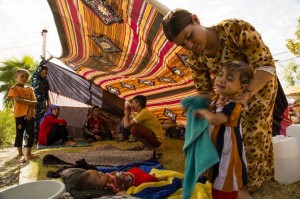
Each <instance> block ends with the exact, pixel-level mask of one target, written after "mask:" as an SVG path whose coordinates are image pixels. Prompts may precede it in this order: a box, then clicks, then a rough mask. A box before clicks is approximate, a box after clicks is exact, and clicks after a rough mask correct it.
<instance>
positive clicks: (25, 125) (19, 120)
mask: <svg viewBox="0 0 300 199" xmlns="http://www.w3.org/2000/svg"><path fill="white" fill-rule="evenodd" d="M15 119H16V138H15V145H14V146H15V147H22V143H23V135H24V131H25V130H26V133H27V135H26V136H27V143H26V146H25V147H32V146H33V142H34V118H32V119H31V120H25V116H22V117H16V118H15Z"/></svg>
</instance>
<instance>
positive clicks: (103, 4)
mask: <svg viewBox="0 0 300 199" xmlns="http://www.w3.org/2000/svg"><path fill="white" fill-rule="evenodd" d="M48 3H49V5H50V7H51V10H52V13H53V16H54V19H55V23H56V26H57V29H58V32H59V36H60V40H61V44H62V48H63V54H62V56H61V58H60V60H61V61H62V62H64V63H65V64H66V65H67V66H68V67H69V68H71V69H72V70H73V71H74V72H75V73H77V74H78V75H80V76H82V77H83V78H85V79H87V80H89V81H92V82H93V83H95V84H96V85H98V86H99V87H101V88H102V89H104V90H107V91H108V92H110V93H112V94H114V95H116V96H118V97H120V98H122V99H125V100H129V99H132V98H133V97H134V96H135V95H145V96H147V99H148V105H147V107H148V108H149V109H150V110H151V111H153V112H154V113H155V114H157V115H158V116H159V117H160V118H162V119H163V118H166V119H167V118H170V119H172V120H176V119H185V114H184V113H183V110H182V108H181V106H180V101H181V100H182V99H183V98H185V97H187V96H195V95H197V91H196V89H195V87H194V83H193V80H192V78H191V72H190V69H189V67H188V63H187V58H188V57H187V55H188V52H187V51H185V50H184V49H182V48H180V47H177V46H175V45H174V44H173V43H171V42H168V41H167V39H166V37H165V36H164V34H163V31H162V26H161V23H162V18H163V15H162V14H161V13H160V12H158V9H156V8H155V5H153V4H150V3H149V1H144V0H48ZM69 86H70V87H71V86H72V85H69Z"/></svg>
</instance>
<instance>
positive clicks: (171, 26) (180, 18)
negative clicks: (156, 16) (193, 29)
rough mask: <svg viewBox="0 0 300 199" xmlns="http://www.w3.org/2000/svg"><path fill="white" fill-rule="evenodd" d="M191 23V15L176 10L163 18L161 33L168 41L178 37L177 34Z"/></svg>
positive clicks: (187, 12)
mask: <svg viewBox="0 0 300 199" xmlns="http://www.w3.org/2000/svg"><path fill="white" fill-rule="evenodd" d="M192 23H193V19H192V13H190V12H189V11H187V10H184V9H181V8H177V9H175V10H172V11H170V12H169V13H168V14H167V15H166V16H165V17H164V18H163V31H164V33H165V35H166V37H167V39H168V40H169V41H173V39H174V38H175V37H176V36H178V34H179V33H180V32H181V31H182V30H183V29H184V28H185V27H186V26H188V25H190V24H192Z"/></svg>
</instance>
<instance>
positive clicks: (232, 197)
mask: <svg viewBox="0 0 300 199" xmlns="http://www.w3.org/2000/svg"><path fill="white" fill-rule="evenodd" d="M212 197H213V199H237V198H238V192H237V191H233V192H223V191H219V190H216V189H214V188H212Z"/></svg>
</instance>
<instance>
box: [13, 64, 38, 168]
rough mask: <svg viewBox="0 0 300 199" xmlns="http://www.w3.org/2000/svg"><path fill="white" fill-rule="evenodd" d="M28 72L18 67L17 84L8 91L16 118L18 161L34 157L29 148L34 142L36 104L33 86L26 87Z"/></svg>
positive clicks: (22, 161) (21, 161)
mask: <svg viewBox="0 0 300 199" xmlns="http://www.w3.org/2000/svg"><path fill="white" fill-rule="evenodd" d="M29 76H30V73H29V72H28V70H26V69H18V70H17V72H16V80H17V84H16V85H15V86H13V87H11V88H10V89H9V91H8V98H10V99H13V100H14V117H15V119H16V138H15V144H14V146H15V147H17V148H18V157H19V162H20V163H24V162H26V160H28V161H29V160H31V159H32V158H34V157H35V156H34V154H32V153H31V148H32V146H33V142H34V109H35V106H36V104H37V101H36V98H35V95H34V92H33V88H32V87H27V86H25V84H26V83H27V81H28V78H29ZM25 130H26V132H27V134H28V142H27V145H26V147H27V151H26V156H25V157H24V154H23V151H22V142H23V134H24V131H25Z"/></svg>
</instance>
